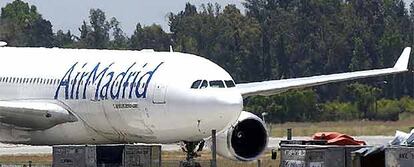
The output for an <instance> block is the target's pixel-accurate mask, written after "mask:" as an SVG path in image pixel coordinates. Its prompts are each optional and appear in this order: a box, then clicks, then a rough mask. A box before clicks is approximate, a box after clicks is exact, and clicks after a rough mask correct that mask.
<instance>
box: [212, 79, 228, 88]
mask: <svg viewBox="0 0 414 167" xmlns="http://www.w3.org/2000/svg"><path fill="white" fill-rule="evenodd" d="M210 87H212V88H225V86H224V83H223V81H221V80H216V81H210Z"/></svg>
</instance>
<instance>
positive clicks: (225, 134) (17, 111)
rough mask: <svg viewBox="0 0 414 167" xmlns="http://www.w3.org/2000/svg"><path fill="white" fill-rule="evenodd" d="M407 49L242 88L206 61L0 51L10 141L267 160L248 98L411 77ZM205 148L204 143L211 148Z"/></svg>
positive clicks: (0, 115) (261, 127) (263, 135)
mask: <svg viewBox="0 0 414 167" xmlns="http://www.w3.org/2000/svg"><path fill="white" fill-rule="evenodd" d="M410 52H411V48H409V47H407V48H405V49H404V51H403V52H402V55H401V56H400V57H399V59H398V60H397V62H396V64H395V65H394V66H393V67H391V68H385V69H374V70H365V71H357V72H347V73H339V74H330V75H321V76H312V77H304V78H293V79H282V80H271V81H263V82H252V83H238V84H236V83H235V82H234V80H233V79H232V77H231V75H230V74H229V73H227V72H226V71H225V70H224V69H223V68H221V67H220V66H218V65H217V64H215V63H213V62H211V61H209V60H207V59H205V58H203V57H199V56H196V55H192V54H187V53H180V52H173V51H170V52H155V51H154V50H147V49H146V50H141V51H127V50H122V51H121V50H97V49H60V48H24V47H23V48H21V47H8V46H3V47H0V54H1V55H2V56H3V58H2V61H0V142H3V143H11V144H28V145H67V144H69V145H71V144H122V143H158V144H164V143H177V142H182V143H184V147H185V148H188V149H190V147H189V146H191V145H193V146H194V145H197V144H201V143H203V141H204V140H205V139H207V138H209V137H210V136H211V130H212V129H215V130H217V132H218V133H217V153H218V154H219V155H222V156H224V157H226V158H229V159H233V160H240V161H251V160H255V159H257V158H258V157H259V156H260V155H261V154H262V153H263V152H264V150H265V148H266V146H267V143H268V133H267V130H266V128H265V124H264V122H263V121H262V120H261V119H260V118H259V117H258V116H256V115H254V114H252V113H250V112H247V111H243V99H244V98H246V97H249V96H255V95H262V96H269V95H274V94H278V93H281V92H285V91H288V90H291V89H299V88H305V87H310V86H316V85H322V84H327V83H334V82H340V81H347V80H354V79H358V78H367V77H374V76H381V75H390V74H396V73H401V72H405V71H407V66H408V61H409V55H410ZM203 144H204V143H203Z"/></svg>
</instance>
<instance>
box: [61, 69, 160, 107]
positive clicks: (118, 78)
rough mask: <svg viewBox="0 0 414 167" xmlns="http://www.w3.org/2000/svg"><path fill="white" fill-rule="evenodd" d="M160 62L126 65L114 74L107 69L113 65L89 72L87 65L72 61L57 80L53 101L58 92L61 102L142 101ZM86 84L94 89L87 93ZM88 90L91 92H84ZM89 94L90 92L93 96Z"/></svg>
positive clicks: (88, 88)
mask: <svg viewBox="0 0 414 167" xmlns="http://www.w3.org/2000/svg"><path fill="white" fill-rule="evenodd" d="M163 63H164V62H161V63H159V64H156V65H150V64H148V63H145V64H143V65H137V63H136V62H135V63H132V64H131V65H130V66H127V67H126V68H125V70H120V71H118V72H115V71H114V70H111V67H112V66H114V65H115V63H111V64H109V65H107V66H104V65H102V64H101V63H97V64H96V65H94V66H93V67H94V68H93V69H92V70H87V67H88V63H85V64H83V65H79V63H78V62H76V63H75V64H73V65H72V66H71V67H70V68H69V70H68V71H67V72H66V74H65V75H64V76H63V78H62V79H61V80H60V83H59V85H58V87H57V89H56V93H55V97H54V98H55V99H58V98H59V94H60V93H63V94H64V98H65V99H94V100H107V99H112V100H116V99H133V98H146V96H147V89H148V85H149V83H150V81H151V79H152V76H153V75H154V73H155V72H156V71H157V69H158V68H159V67H160V66H161V65H162V64H163ZM88 85H95V86H94V87H92V88H93V90H91V89H90V88H91V87H90V86H89V87H88ZM62 89H64V91H63V90H62ZM61 90H62V91H61ZM88 91H93V92H89V93H88ZM91 93H94V95H92V94H91ZM88 96H92V97H88Z"/></svg>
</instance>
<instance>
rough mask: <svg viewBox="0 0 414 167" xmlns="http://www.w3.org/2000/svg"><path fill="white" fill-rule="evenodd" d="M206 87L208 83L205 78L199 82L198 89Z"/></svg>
mask: <svg viewBox="0 0 414 167" xmlns="http://www.w3.org/2000/svg"><path fill="white" fill-rule="evenodd" d="M207 87H208V83H207V81H206V80H203V83H201V86H200V89H204V88H207Z"/></svg>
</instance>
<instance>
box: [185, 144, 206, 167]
mask: <svg viewBox="0 0 414 167" xmlns="http://www.w3.org/2000/svg"><path fill="white" fill-rule="evenodd" d="M204 144H205V142H204V140H201V141H196V142H188V141H182V142H181V150H183V151H184V152H185V153H186V154H187V157H186V160H185V161H183V162H181V163H180V166H181V167H200V166H201V165H200V163H198V162H196V161H195V158H197V157H200V155H199V154H197V153H198V152H200V151H203V147H204Z"/></svg>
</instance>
